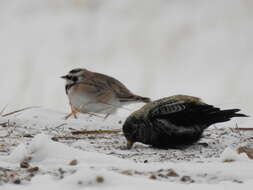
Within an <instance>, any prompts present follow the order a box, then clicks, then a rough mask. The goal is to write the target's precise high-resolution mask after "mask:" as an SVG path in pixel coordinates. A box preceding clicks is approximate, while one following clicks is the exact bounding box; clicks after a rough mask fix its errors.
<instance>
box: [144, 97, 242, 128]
mask: <svg viewBox="0 0 253 190" xmlns="http://www.w3.org/2000/svg"><path fill="white" fill-rule="evenodd" d="M238 111H240V110H239V109H230V110H220V108H217V107H214V106H212V105H208V104H205V103H203V102H202V101H201V100H200V99H197V98H194V97H190V96H174V97H173V98H169V99H168V101H164V102H163V103H162V104H158V105H157V106H155V107H154V108H152V109H151V110H150V112H149V114H148V117H150V118H151V119H165V120H167V121H169V122H171V123H173V124H175V125H177V126H194V125H203V127H208V126H209V125H211V124H213V123H218V122H225V121H229V120H230V119H231V118H232V117H246V115H244V114H239V113H237V112H238Z"/></svg>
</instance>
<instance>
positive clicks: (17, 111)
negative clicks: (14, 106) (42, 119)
mask: <svg viewBox="0 0 253 190" xmlns="http://www.w3.org/2000/svg"><path fill="white" fill-rule="evenodd" d="M32 108H38V106H31V107H26V108H23V109H20V110H16V111H12V112H10V113H6V114H3V115H2V117H6V116H9V115H13V114H15V113H19V112H22V111H25V110H29V109H32Z"/></svg>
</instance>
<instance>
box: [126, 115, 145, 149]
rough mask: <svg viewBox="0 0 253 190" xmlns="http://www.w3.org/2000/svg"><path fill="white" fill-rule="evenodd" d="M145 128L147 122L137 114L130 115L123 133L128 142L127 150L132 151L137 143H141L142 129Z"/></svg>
mask: <svg viewBox="0 0 253 190" xmlns="http://www.w3.org/2000/svg"><path fill="white" fill-rule="evenodd" d="M142 127H145V122H144V121H143V119H141V118H140V117H138V116H136V115H135V113H133V114H132V115H130V116H129V117H128V118H127V120H126V121H125V123H124V125H123V133H124V136H125V137H126V140H127V149H131V148H132V146H133V144H134V143H135V142H141V141H140V138H139V134H140V129H141V128H142Z"/></svg>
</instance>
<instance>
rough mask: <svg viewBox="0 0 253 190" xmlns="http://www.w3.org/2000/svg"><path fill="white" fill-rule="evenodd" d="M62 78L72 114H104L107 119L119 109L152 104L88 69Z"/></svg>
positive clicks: (75, 71) (71, 72) (119, 84)
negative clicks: (137, 103) (133, 104)
mask: <svg viewBox="0 0 253 190" xmlns="http://www.w3.org/2000/svg"><path fill="white" fill-rule="evenodd" d="M61 78H63V79H66V85H65V90H66V94H67V96H68V98H69V103H70V107H71V113H70V114H68V115H67V116H66V117H65V119H68V118H69V117H71V116H72V115H74V117H75V118H76V113H78V112H80V113H88V114H91V115H92V114H94V115H95V113H102V114H105V118H107V117H108V116H109V115H110V114H113V113H114V112H115V111H116V110H117V108H119V107H122V106H123V105H127V104H130V103H135V102H144V103H147V102H150V99H149V98H146V97H142V96H138V95H135V94H133V93H132V92H131V91H130V90H128V89H127V87H126V86H125V85H123V84H122V83H121V82H120V81H118V80H117V79H115V78H113V77H110V76H107V75H104V74H101V73H95V72H92V71H88V70H87V69H81V68H77V69H73V70H71V71H70V72H69V73H68V74H67V75H65V76H62V77H61Z"/></svg>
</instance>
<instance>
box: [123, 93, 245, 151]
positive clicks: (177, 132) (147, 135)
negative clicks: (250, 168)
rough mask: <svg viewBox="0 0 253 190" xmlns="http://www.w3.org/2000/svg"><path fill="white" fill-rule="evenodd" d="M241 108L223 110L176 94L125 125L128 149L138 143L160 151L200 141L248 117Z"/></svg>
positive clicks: (150, 105) (138, 113) (137, 113)
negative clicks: (213, 129)
mask: <svg viewBox="0 0 253 190" xmlns="http://www.w3.org/2000/svg"><path fill="white" fill-rule="evenodd" d="M239 111H240V109H228V110H221V109H220V108H217V107H214V106H212V105H209V104H206V103H204V102H203V101H202V100H201V99H199V98H197V97H192V96H185V95H176V96H171V97H166V98H162V99H160V100H156V101H153V102H150V103H148V104H146V105H145V106H143V107H142V108H141V109H139V110H137V111H135V112H134V113H132V114H131V115H130V116H129V117H128V118H127V119H126V121H125V123H124V125H123V133H124V135H125V137H126V139H127V148H128V149H130V148H131V147H132V145H133V144H134V143H135V142H141V143H144V144H148V145H152V146H153V147H157V148H163V149H168V148H179V147H181V146H187V145H191V144H193V143H195V142H197V141H198V140H199V139H200V138H201V135H202V133H203V132H204V130H205V129H206V128H208V127H209V126H210V125H212V124H214V123H220V122H225V121H229V120H230V119H231V118H233V117H248V116H247V115H244V114H241V113H237V112H239Z"/></svg>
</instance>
